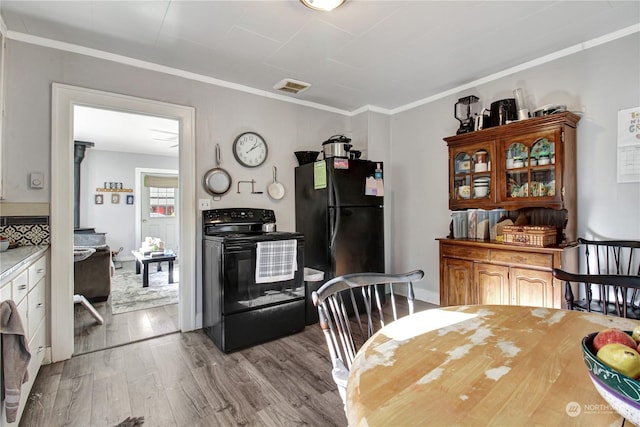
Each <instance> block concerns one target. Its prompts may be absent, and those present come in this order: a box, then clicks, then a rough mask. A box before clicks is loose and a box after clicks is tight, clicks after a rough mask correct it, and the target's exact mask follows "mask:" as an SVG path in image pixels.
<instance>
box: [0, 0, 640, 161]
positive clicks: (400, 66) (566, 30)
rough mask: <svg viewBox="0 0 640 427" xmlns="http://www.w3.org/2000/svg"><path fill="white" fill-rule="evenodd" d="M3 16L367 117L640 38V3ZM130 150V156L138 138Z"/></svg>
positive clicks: (12, 6)
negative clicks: (292, 84)
mask: <svg viewBox="0 0 640 427" xmlns="http://www.w3.org/2000/svg"><path fill="white" fill-rule="evenodd" d="M0 13H1V14H2V18H3V20H4V23H5V25H6V27H7V30H8V32H7V37H8V38H12V39H17V40H23V41H30V42H35V43H39V42H42V40H41V39H40V38H42V39H47V40H48V41H47V44H48V45H50V44H51V42H50V40H53V41H55V42H56V43H57V44H54V46H57V47H60V48H63V49H72V47H69V46H67V45H64V44H63V43H69V44H72V45H77V46H82V47H85V48H92V49H96V50H97V51H99V52H93V54H96V55H98V56H100V55H102V56H103V57H106V58H107V59H113V60H122V58H118V57H116V56H115V55H121V56H124V57H128V58H133V59H137V60H142V61H146V62H147V64H146V65H145V66H147V67H149V68H152V69H153V68H154V67H156V69H160V67H158V66H162V67H170V68H171V70H169V72H173V73H176V74H179V75H185V76H190V77H192V78H196V79H199V80H203V81H208V82H210V83H213V84H219V85H222V86H230V87H234V88H236V89H240V90H246V91H250V92H254V93H258V94H262V95H265V96H275V97H282V99H287V100H291V101H292V102H299V103H307V104H310V105H314V106H317V107H319V108H327V109H330V110H335V111H338V112H342V113H346V114H350V113H352V112H354V111H356V110H359V109H361V108H365V107H368V108H372V109H378V110H381V111H385V112H391V113H393V112H394V111H399V110H401V109H403V108H408V107H407V106H411V105H412V104H416V103H420V102H424V100H428V99H430V98H436V97H438V96H439V95H441V94H443V93H447V92H451V91H455V90H459V89H460V88H462V87H464V86H465V85H468V84H471V83H473V82H474V81H476V80H478V79H483V78H486V77H488V76H491V75H494V74H496V73H498V74H500V73H504V72H505V70H509V69H510V68H512V67H518V66H521V65H522V64H525V63H527V62H530V61H533V62H534V63H535V61H537V60H540V58H543V57H545V56H547V55H555V54H557V53H558V52H560V51H562V50H564V49H570V48H574V49H575V48H576V46H578V47H580V46H582V43H585V42H590V41H593V40H594V39H599V38H605V39H606V38H608V37H609V38H611V37H613V38H615V34H621V33H622V34H628V33H630V32H634V31H636V32H637V31H638V30H639V28H638V27H640V24H639V23H640V2H638V1H509V2H507V1H357V0H347V2H346V3H345V4H344V5H343V6H341V7H339V8H338V9H336V10H334V11H332V12H318V11H312V10H310V9H308V8H306V7H304V6H303V5H302V4H301V3H300V2H299V1H297V0H280V1H264V0H263V1H239V0H235V1H185V0H181V1H177V0H164V1H160V0H158V1H11V0H2V1H1V2H0ZM612 34H613V36H612ZM59 42H62V43H59ZM165 71H166V69H165ZM180 73H182V74H180ZM187 73H189V74H187ZM284 78H291V79H295V80H300V81H303V82H307V83H310V84H311V87H310V88H309V89H308V90H306V91H305V92H302V93H300V94H297V95H292V94H286V93H284V92H280V91H277V90H275V89H274V88H273V86H274V85H275V84H276V83H277V82H279V81H281V80H282V79H284ZM99 120H105V119H104V118H100V119H99ZM105 128H106V129H104V131H105V132H106V131H107V130H109V129H114V128H116V127H114V126H105ZM145 129H147V130H148V129H162V130H163V131H165V132H166V131H167V130H166V129H164V128H163V127H162V125H161V124H147V125H145ZM151 134H152V136H150V137H149V138H156V139H162V136H163V135H164V136H165V137H166V138H168V137H169V136H170V135H169V134H166V133H163V132H155V131H154V132H151ZM100 135H104V133H100ZM98 137H100V136H98ZM79 138H91V136H85V135H80V136H79ZM126 138H127V140H126V141H127V142H126V143H125V145H126V144H128V143H131V140H132V135H131V132H129V131H128V135H126ZM89 140H90V139H89ZM121 143H122V142H121ZM169 145H174V144H169ZM174 149H175V147H174Z"/></svg>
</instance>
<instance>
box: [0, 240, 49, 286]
mask: <svg viewBox="0 0 640 427" xmlns="http://www.w3.org/2000/svg"><path fill="white" fill-rule="evenodd" d="M47 249H49V245H33V246H20V247H17V248H15V249H8V250H6V251H4V252H0V282H2V281H4V279H6V278H7V277H9V276H10V275H11V274H12V273H14V272H16V271H17V270H19V269H20V268H21V267H23V266H24V265H27V264H29V263H30V262H32V261H34V260H35V259H36V258H38V257H39V256H40V255H42V254H43V253H44V252H45V251H46V250H47Z"/></svg>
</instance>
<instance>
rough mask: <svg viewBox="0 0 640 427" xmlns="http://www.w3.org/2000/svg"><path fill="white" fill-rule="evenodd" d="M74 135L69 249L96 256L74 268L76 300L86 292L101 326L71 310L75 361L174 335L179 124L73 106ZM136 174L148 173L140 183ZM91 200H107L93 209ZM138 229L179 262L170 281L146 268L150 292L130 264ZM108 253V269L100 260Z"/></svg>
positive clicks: (79, 309)
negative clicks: (73, 209)
mask: <svg viewBox="0 0 640 427" xmlns="http://www.w3.org/2000/svg"><path fill="white" fill-rule="evenodd" d="M73 134H74V141H75V145H76V156H75V158H76V160H77V161H79V162H80V163H79V164H78V166H77V167H76V170H75V179H76V185H77V186H78V191H77V194H76V203H77V205H78V206H77V208H76V210H77V212H78V215H77V218H75V221H77V222H78V229H77V230H74V233H75V235H74V243H75V244H76V245H81V246H86V245H87V244H89V245H92V244H95V245H97V246H94V247H95V248H96V249H98V252H96V253H95V254H92V255H90V256H89V258H87V259H86V260H81V261H78V262H75V263H74V270H75V274H74V279H75V284H74V294H75V293H77V294H79V295H80V294H83V293H84V292H87V294H86V295H84V294H83V296H85V297H87V298H89V299H90V301H91V302H92V303H93V307H94V309H95V310H96V311H97V312H98V313H99V315H100V316H101V320H102V324H101V323H100V322H99V321H97V320H98V319H96V318H95V317H94V316H93V315H92V313H91V312H90V311H89V310H87V308H86V307H85V306H84V305H81V304H76V305H75V307H74V355H79V354H84V353H87V352H92V351H96V350H103V349H107V348H111V347H115V346H120V345H123V344H128V343H131V342H133V341H139V340H141V339H148V338H154V337H158V336H160V335H165V334H168V333H174V332H177V331H179V322H178V305H177V304H179V286H180V283H179V280H177V279H178V277H177V276H178V273H179V268H178V260H179V253H178V247H179V231H178V230H179V212H180V210H179V203H178V201H179V196H180V194H179V188H178V184H179V170H178V169H177V168H179V145H180V141H179V122H178V121H177V120H175V119H172V118H165V117H156V116H148V115H143V114H138V113H132V112H124V111H114V110H107V109H102V108H94V107H90V106H84V105H82V106H78V105H76V106H74V122H73ZM79 144H81V145H82V148H83V150H82V155H79V153H78V150H77V148H78V147H77V145H79ZM140 166H144V167H145V168H141V167H140ZM149 166H157V167H158V168H149ZM160 167H165V168H166V167H171V168H172V169H161V168H160ZM140 170H144V171H146V172H145V174H144V175H143V176H142V177H141V176H140V172H139V171H140ZM140 178H142V179H140ZM96 196H106V197H104V198H103V200H104V202H103V203H95V202H94V198H95V197H96ZM140 224H142V229H143V230H142V233H143V235H144V236H152V237H148V239H151V238H153V239H154V240H157V241H158V242H161V243H162V247H163V249H164V250H167V251H172V253H173V254H175V255H176V257H177V258H176V259H175V260H174V261H172V262H171V266H172V267H175V268H174V269H173V270H174V271H172V272H171V274H169V271H168V267H169V265H168V264H169V263H168V262H164V263H162V264H164V267H165V268H157V269H156V268H145V270H146V271H149V273H147V275H144V276H145V277H149V278H150V279H151V280H149V281H148V283H149V285H148V286H143V274H139V273H137V272H138V271H139V269H138V268H136V263H135V261H134V257H133V251H139V250H140V249H139V248H141V244H140V238H139V235H140V234H139V233H140V231H139V230H140ZM134 235H135V238H134ZM143 239H144V238H143ZM101 243H102V244H106V245H107V248H106V249H105V248H104V246H103V245H102V244H101ZM109 253H111V254H112V263H111V266H109V262H108V261H109V258H108V257H104V254H109ZM93 258H95V260H94V259H93ZM104 261H107V262H104ZM153 266H154V267H156V266H158V267H160V263H154V265H153ZM169 276H170V277H169ZM109 282H110V283H109ZM78 301H82V300H81V299H78Z"/></svg>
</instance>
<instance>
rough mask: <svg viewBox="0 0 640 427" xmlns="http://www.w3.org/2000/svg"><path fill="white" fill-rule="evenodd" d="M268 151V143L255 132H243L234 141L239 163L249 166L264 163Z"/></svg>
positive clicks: (253, 166)
mask: <svg viewBox="0 0 640 427" xmlns="http://www.w3.org/2000/svg"><path fill="white" fill-rule="evenodd" d="M268 152H269V149H268V148H267V143H266V142H265V140H264V139H263V138H262V137H261V136H260V135H258V134H257V133H255V132H245V133H242V134H240V135H239V136H238V137H237V138H236V140H235V141H234V142H233V155H234V156H235V158H236V160H237V161H238V163H240V164H241V165H242V166H245V167H248V168H255V167H257V166H260V165H261V164H263V163H264V161H265V160H267V153H268Z"/></svg>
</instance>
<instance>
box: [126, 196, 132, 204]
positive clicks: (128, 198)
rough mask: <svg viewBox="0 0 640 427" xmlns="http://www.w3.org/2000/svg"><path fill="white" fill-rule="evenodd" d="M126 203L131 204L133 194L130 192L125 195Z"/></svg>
mask: <svg viewBox="0 0 640 427" xmlns="http://www.w3.org/2000/svg"><path fill="white" fill-rule="evenodd" d="M127 204H128V205H132V204H133V195H131V194H128V195H127Z"/></svg>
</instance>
